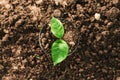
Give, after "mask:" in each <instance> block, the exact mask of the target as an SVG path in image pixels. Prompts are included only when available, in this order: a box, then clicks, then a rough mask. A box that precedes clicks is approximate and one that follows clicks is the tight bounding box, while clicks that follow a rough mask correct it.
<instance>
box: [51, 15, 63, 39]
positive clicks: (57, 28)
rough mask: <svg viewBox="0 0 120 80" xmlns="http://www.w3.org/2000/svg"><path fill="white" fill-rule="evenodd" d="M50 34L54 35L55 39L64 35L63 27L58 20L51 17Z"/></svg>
mask: <svg viewBox="0 0 120 80" xmlns="http://www.w3.org/2000/svg"><path fill="white" fill-rule="evenodd" d="M50 24H51V32H52V33H53V34H54V36H55V37H57V38H62V37H63V35H64V27H63V25H62V23H61V22H60V20H58V19H57V18H55V17H52V19H51V23H50Z"/></svg>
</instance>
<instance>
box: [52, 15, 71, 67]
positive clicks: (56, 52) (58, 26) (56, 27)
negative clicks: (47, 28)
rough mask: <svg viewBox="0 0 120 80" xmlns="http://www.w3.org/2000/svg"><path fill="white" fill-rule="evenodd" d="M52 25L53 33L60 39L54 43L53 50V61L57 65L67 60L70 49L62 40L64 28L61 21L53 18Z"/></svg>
mask: <svg viewBox="0 0 120 80" xmlns="http://www.w3.org/2000/svg"><path fill="white" fill-rule="evenodd" d="M50 25H51V32H52V33H53V35H54V36H55V37H56V38H58V39H57V40H56V41H55V42H53V44H52V48H51V54H52V61H53V64H54V65H56V64H58V63H60V62H62V61H63V60H65V59H66V58H67V56H68V51H69V47H68V44H67V43H66V42H65V41H64V40H62V37H63V36H64V26H63V24H62V23H61V22H60V20H58V19H57V18H55V17H52V19H51V22H50Z"/></svg>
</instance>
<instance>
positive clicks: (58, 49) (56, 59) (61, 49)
mask: <svg viewBox="0 0 120 80" xmlns="http://www.w3.org/2000/svg"><path fill="white" fill-rule="evenodd" d="M68 50H69V47H68V45H67V43H66V42H65V41H64V40H61V39H58V40H56V41H55V42H54V43H53V44H52V61H53V64H54V65H56V64H58V63H60V62H62V61H63V60H65V59H66V57H67V56H68Z"/></svg>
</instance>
